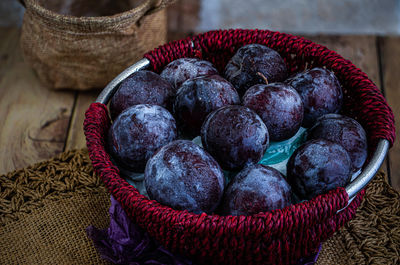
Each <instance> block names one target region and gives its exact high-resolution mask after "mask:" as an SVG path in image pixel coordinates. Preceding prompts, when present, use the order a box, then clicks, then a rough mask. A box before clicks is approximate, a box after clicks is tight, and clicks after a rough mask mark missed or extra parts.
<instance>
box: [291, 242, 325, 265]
mask: <svg viewBox="0 0 400 265" xmlns="http://www.w3.org/2000/svg"><path fill="white" fill-rule="evenodd" d="M321 249H322V244H319V247H318V249H317V252H316V253H314V254H313V255H311V256H308V257H305V258H301V259H300V260H299V262H298V263H297V265H313V264H315V263H316V262H317V260H318V256H319V253H320V252H321Z"/></svg>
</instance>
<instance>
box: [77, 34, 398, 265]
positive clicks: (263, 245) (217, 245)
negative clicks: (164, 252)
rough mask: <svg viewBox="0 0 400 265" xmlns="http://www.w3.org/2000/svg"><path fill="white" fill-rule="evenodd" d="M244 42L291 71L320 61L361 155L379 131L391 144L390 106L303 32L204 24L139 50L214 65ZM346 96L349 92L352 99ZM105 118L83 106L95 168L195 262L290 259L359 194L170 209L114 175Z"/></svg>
mask: <svg viewBox="0 0 400 265" xmlns="http://www.w3.org/2000/svg"><path fill="white" fill-rule="evenodd" d="M250 43H260V44H264V45H267V46H269V47H271V48H273V49H275V50H277V51H278V52H279V53H280V54H281V55H282V57H283V58H284V60H285V62H286V63H287V65H288V67H289V70H290V72H291V73H294V72H298V71H301V70H303V69H304V68H305V66H306V63H307V64H308V65H309V67H316V66H325V67H327V68H328V69H331V70H333V71H334V72H335V74H336V75H337V77H338V78H339V80H340V82H341V84H342V85H343V87H344V93H345V104H344V110H345V112H346V113H347V114H348V115H350V116H352V117H355V118H357V119H358V120H359V121H360V122H361V124H362V125H363V126H364V128H365V129H366V131H367V133H368V137H369V139H368V141H369V146H370V150H369V155H371V154H373V152H374V149H375V146H376V143H377V142H378V140H379V139H382V138H383V139H387V140H389V142H390V144H391V145H392V144H393V141H394V138H395V132H394V119H393V113H392V111H391V109H390V108H389V107H388V106H387V104H386V101H385V99H384V98H383V96H382V94H381V93H380V92H379V90H378V89H377V87H376V86H375V85H374V84H373V83H372V81H370V80H369V79H368V77H367V76H366V74H365V73H363V72H362V71H361V70H360V69H358V68H356V67H355V66H354V65H353V64H352V63H351V62H350V61H348V60H345V59H343V58H342V57H341V56H340V55H338V54H337V53H335V52H333V51H330V50H328V49H327V48H326V47H323V46H321V45H317V44H314V43H312V42H311V41H308V40H305V39H303V38H299V37H295V36H291V35H289V34H284V33H279V32H272V31H268V30H229V31H211V32H207V33H204V34H201V35H198V36H195V37H191V38H187V39H184V40H180V41H176V42H172V43H169V44H166V45H164V46H161V47H159V48H157V49H155V50H153V51H151V52H149V53H147V54H146V55H145V57H146V58H147V59H149V60H150V62H151V67H152V68H153V70H154V71H156V72H159V71H160V70H161V69H162V68H163V67H164V66H165V65H166V64H168V63H169V62H171V61H173V60H175V59H177V58H181V57H198V58H203V59H206V60H209V61H211V62H213V63H214V64H215V65H216V67H217V68H218V70H220V71H222V70H223V68H224V66H225V64H226V63H227V61H228V60H229V59H230V58H231V56H232V55H233V54H234V53H235V51H236V50H237V49H238V48H240V47H241V46H243V45H246V44H250ZM353 99H357V101H356V102H357V104H354V100H353ZM109 126H110V120H109V117H108V111H107V108H106V106H105V105H104V104H100V103H93V104H92V105H91V106H90V107H89V109H88V111H87V112H86V119H85V122H84V129H85V134H86V139H87V146H88V149H89V155H90V159H91V160H92V163H93V167H94V169H95V171H96V173H97V174H98V175H99V176H100V177H101V178H102V180H103V181H104V183H105V185H106V187H107V188H108V190H109V191H110V192H111V193H112V194H113V195H114V197H115V198H116V199H117V200H118V201H119V202H120V203H121V204H122V206H123V207H124V209H125V210H126V212H127V213H128V215H129V216H130V217H131V219H132V220H133V221H134V222H136V223H138V224H139V225H140V226H141V227H143V228H144V229H146V230H147V231H148V232H149V233H150V235H152V236H153V237H154V238H156V239H157V240H158V241H159V242H160V243H162V244H163V245H164V246H166V247H167V248H169V249H171V250H172V251H176V252H178V253H181V254H183V255H187V256H190V257H191V258H192V259H194V260H197V261H200V262H201V263H212V264H292V263H295V262H296V261H297V260H298V259H299V258H300V257H302V256H307V255H309V254H311V253H312V252H313V251H314V250H315V249H316V248H317V247H318V245H319V243H320V242H321V241H324V240H326V239H327V238H328V237H330V236H331V235H332V234H333V233H334V232H335V231H337V230H338V229H339V228H340V227H341V226H343V225H344V223H346V222H347V221H349V220H350V219H351V218H353V216H354V214H355V211H356V209H357V207H358V206H359V205H360V203H361V200H362V197H363V195H364V191H361V192H360V193H359V194H358V195H357V196H356V198H355V199H354V200H353V201H352V203H351V204H350V205H349V206H348V207H347V208H346V209H345V210H343V211H341V212H339V213H337V211H338V210H340V209H342V208H343V207H345V206H346V205H347V203H348V199H349V198H348V195H347V193H346V191H345V189H344V188H337V189H335V190H332V191H330V192H328V193H327V194H324V195H320V196H317V197H316V198H314V199H312V200H310V201H307V202H303V203H299V204H296V205H291V206H288V207H286V208H284V209H280V210H274V211H272V212H267V213H260V214H257V215H253V216H247V217H246V216H218V215H207V214H204V213H203V214H192V213H189V212H187V211H177V210H173V209H171V208H169V207H167V206H163V205H161V204H159V203H158V202H156V201H153V200H149V199H148V198H147V197H145V196H143V195H141V194H139V192H138V191H137V190H136V189H135V188H134V187H132V186H130V185H129V184H128V183H127V182H126V181H125V180H123V179H122V178H121V177H120V176H119V170H118V168H117V167H116V166H115V165H113V164H112V163H111V161H110V157H109V155H108V154H107V152H106V151H105V148H104V139H105V136H106V134H107V132H108V128H109Z"/></svg>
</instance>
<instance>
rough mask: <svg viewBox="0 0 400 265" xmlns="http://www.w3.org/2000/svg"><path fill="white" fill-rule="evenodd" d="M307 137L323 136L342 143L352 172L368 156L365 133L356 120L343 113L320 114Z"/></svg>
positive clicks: (358, 167)
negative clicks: (348, 157)
mask: <svg viewBox="0 0 400 265" xmlns="http://www.w3.org/2000/svg"><path fill="white" fill-rule="evenodd" d="M307 138H308V139H317V138H323V139H326V140H330V141H332V142H334V143H337V144H340V145H342V146H343V147H344V149H346V151H347V152H348V153H349V156H350V159H351V161H352V168H353V172H356V171H357V170H359V169H360V168H361V167H362V166H363V164H364V162H365V160H366V159H367V156H368V143H367V133H366V132H365V130H364V129H363V127H362V126H361V124H359V123H358V122H357V121H356V120H354V119H352V118H350V117H346V116H344V115H340V114H327V115H324V116H322V117H321V118H319V119H318V120H317V122H316V123H315V125H314V126H313V127H312V128H311V129H310V130H309V132H308V136H307Z"/></svg>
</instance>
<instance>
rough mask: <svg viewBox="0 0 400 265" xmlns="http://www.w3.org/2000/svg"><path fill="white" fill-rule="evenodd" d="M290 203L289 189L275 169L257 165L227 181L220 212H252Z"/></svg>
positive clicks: (280, 206) (250, 213) (277, 207)
mask: <svg viewBox="0 0 400 265" xmlns="http://www.w3.org/2000/svg"><path fill="white" fill-rule="evenodd" d="M290 204H291V188H290V186H289V184H288V183H287V182H286V180H285V178H284V176H283V175H282V174H281V173H280V172H279V171H278V170H276V169H274V168H272V167H269V166H265V165H261V164H256V165H252V166H249V167H247V168H245V169H243V170H242V171H241V172H239V173H238V174H237V175H236V176H235V178H234V179H233V180H232V181H231V182H230V183H229V184H228V186H227V188H226V189H225V193H224V196H223V199H222V203H221V207H220V211H221V213H222V214H224V215H252V214H257V213H259V212H268V211H272V210H275V209H282V208H284V207H286V206H288V205H290Z"/></svg>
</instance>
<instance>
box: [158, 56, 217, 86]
mask: <svg viewBox="0 0 400 265" xmlns="http://www.w3.org/2000/svg"><path fill="white" fill-rule="evenodd" d="M217 74H218V71H217V69H215V67H214V65H213V64H212V63H211V62H208V61H204V60H200V59H197V58H180V59H177V60H175V61H172V62H170V63H169V64H168V65H167V66H165V67H164V70H163V71H162V72H161V74H160V75H161V77H162V78H163V79H165V80H167V81H168V82H169V83H170V84H171V85H172V86H173V87H175V88H176V89H178V88H179V87H180V86H181V85H182V84H183V82H185V81H186V80H189V79H193V78H195V77H199V76H206V75H217Z"/></svg>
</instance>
